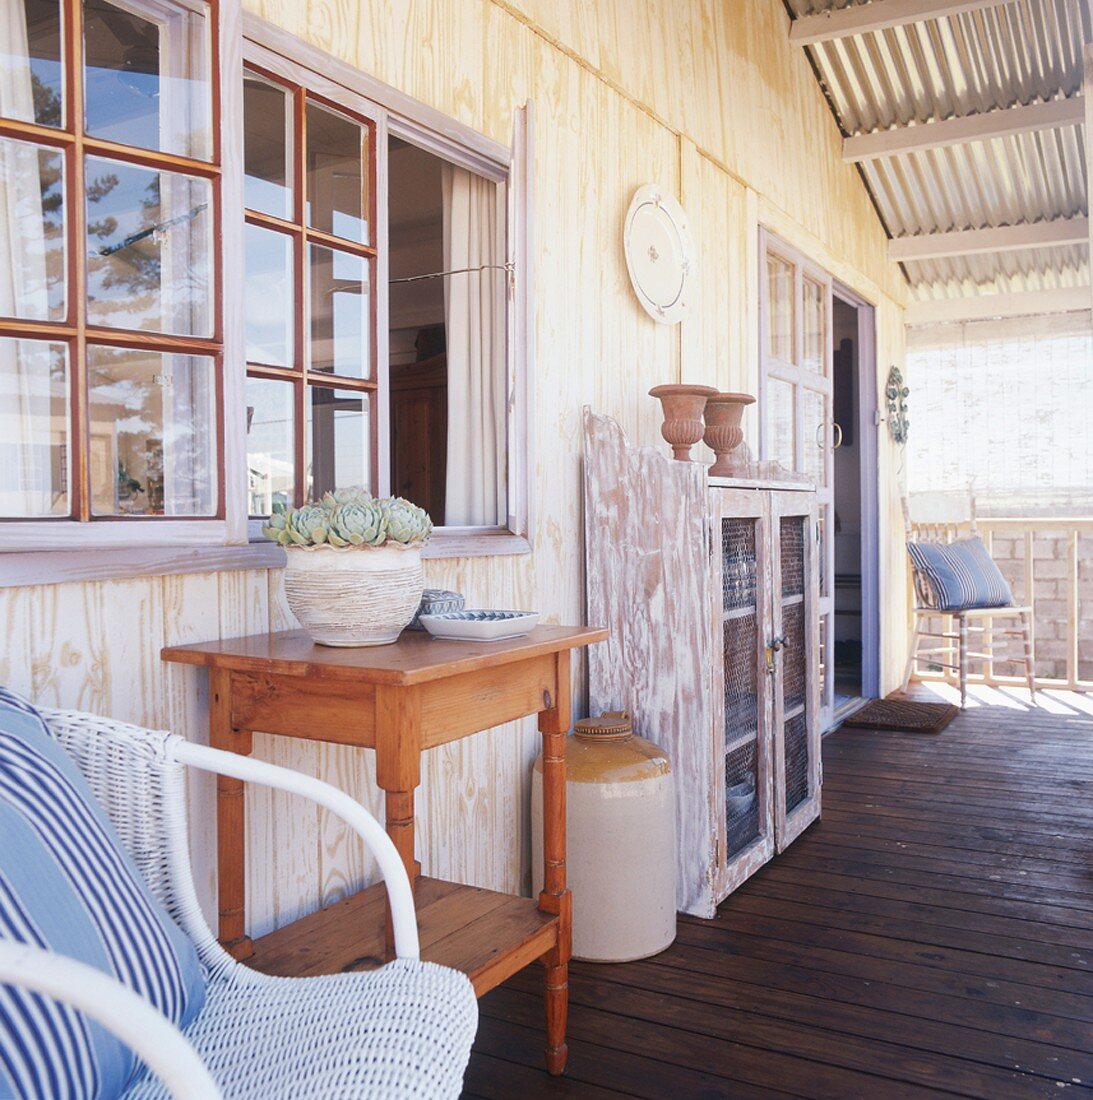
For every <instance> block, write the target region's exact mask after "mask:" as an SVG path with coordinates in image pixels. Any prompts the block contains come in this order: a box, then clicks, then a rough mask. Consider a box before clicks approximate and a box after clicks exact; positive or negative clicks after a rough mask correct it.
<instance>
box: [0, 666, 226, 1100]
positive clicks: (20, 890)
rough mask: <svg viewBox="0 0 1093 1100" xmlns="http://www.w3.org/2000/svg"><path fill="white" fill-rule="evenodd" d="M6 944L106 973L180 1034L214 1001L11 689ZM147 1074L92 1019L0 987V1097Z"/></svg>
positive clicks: (2, 701)
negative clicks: (35, 948) (42, 950)
mask: <svg viewBox="0 0 1093 1100" xmlns="http://www.w3.org/2000/svg"><path fill="white" fill-rule="evenodd" d="M0 938H3V939H8V940H16V941H18V942H20V943H29V944H34V945H36V946H38V947H44V948H48V949H50V950H53V951H56V952H58V953H59V954H62V955H68V956H71V957H72V958H76V959H79V960H81V961H82V962H85V963H89V964H90V965H91V966H95V967H98V968H99V969H100V970H103V971H105V972H106V973H107V974H110V975H112V976H113V977H115V978H118V979H119V980H120V981H122V982H124V983H125V984H126V985H127V986H129V987H130V988H131V989H133V990H135V991H136V992H137V993H139V994H141V996H143V997H145V998H146V999H147V1000H149V1001H151V1002H152V1004H154V1005H155V1006H156V1007H157V1008H158V1009H160V1011H161V1012H163V1013H164V1014H165V1015H166V1016H167V1017H168V1018H169V1019H170V1020H172V1021H173V1022H174V1023H176V1024H178V1025H179V1026H180V1027H185V1026H186V1025H187V1024H188V1023H189V1022H190V1021H191V1020H192V1019H193V1018H194V1017H195V1016H196V1015H197V1013H198V1012H199V1011H200V1010H201V1007H202V1005H203V1004H204V1001H205V985H204V976H203V974H202V972H201V966H200V963H199V962H198V959H197V954H196V952H195V950H194V947H193V944H192V943H191V942H190V941H189V939H187V938H186V936H185V935H183V933H182V931H181V929H180V928H179V927H178V926H177V925H176V924H175V923H174V922H173V921H172V920H171V918H170V917H169V916H168V915H167V913H166V912H165V911H164V910H163V908H162V907H161V906H160V905H159V903H158V902H157V901H156V900H155V899H154V898H153V897H152V896H151V894H150V893H149V892H148V890H147V888H146V887H145V885H144V883H143V881H142V880H141V878H140V874H139V873H138V871H137V869H136V867H134V866H133V863H132V861H131V860H130V859H129V856H128V854H127V853H126V852H125V849H124V848H123V846H122V844H121V841H120V840H119V839H118V836H117V834H116V833H115V832H114V829H113V827H112V826H111V824H110V822H109V821H108V820H107V818H106V816H105V814H104V813H103V812H102V810H101V808H100V807H99V806H98V804H97V803H96V802H95V800H94V797H93V796H92V794H91V791H90V790H89V788H88V786H87V783H86V782H85V780H84V778H83V776H81V775H80V773H79V771H78V770H77V769H76V767H75V765H74V764H73V763H72V761H71V760H70V759H69V757H68V755H67V754H66V753H65V752H64V750H63V749H62V748H61V747H60V745H58V744H57V742H56V741H54V740H53V738H52V737H51V736H50V733H49V730H48V728H47V727H46V725H45V723H44V722H43V721H42V719H41V717H40V716H39V715H38V713H37V711H35V710H34V708H33V707H32V706H31V705H30V704H29V703H27V702H26V700H25V699H22V698H21V697H20V696H18V695H15V694H14V693H13V692H9V691H6V690H4V689H3V688H0ZM137 1069H138V1063H137V1061H136V1059H135V1057H134V1056H133V1054H132V1053H131V1052H130V1051H129V1049H128V1048H127V1047H125V1046H123V1045H122V1044H121V1043H120V1042H118V1041H117V1040H116V1039H114V1038H113V1037H112V1036H111V1035H110V1034H109V1033H108V1032H107V1031H106V1030H105V1029H104V1028H103V1027H102V1026H101V1025H99V1024H97V1023H95V1022H94V1021H92V1020H90V1019H88V1018H87V1017H86V1016H84V1015H83V1014H82V1013H80V1012H76V1011H74V1010H73V1009H70V1008H67V1007H65V1006H62V1005H58V1004H57V1003H56V1002H54V1001H52V1000H49V999H48V998H44V997H41V996H39V995H37V994H32V993H27V992H26V991H25V990H21V989H19V988H17V987H15V986H8V985H0V1096H4V1097H9V1096H13V1097H20V1098H22V1097H28V1098H29V1097H35V1098H37V1097H65V1098H70V1097H71V1098H72V1100H77V1098H83V1097H111V1096H118V1095H119V1094H120V1093H121V1092H122V1091H124V1089H125V1088H126V1086H127V1084H128V1083H129V1082H130V1080H131V1079H132V1078H133V1077H134V1075H135V1073H136V1071H137Z"/></svg>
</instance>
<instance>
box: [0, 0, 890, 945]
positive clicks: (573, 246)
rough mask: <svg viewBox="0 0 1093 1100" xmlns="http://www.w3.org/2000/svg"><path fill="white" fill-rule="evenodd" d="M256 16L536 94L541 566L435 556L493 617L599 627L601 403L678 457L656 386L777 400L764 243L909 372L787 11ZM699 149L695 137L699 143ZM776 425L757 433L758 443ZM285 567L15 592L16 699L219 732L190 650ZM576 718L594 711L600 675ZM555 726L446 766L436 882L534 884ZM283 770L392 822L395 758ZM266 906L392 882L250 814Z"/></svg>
mask: <svg viewBox="0 0 1093 1100" xmlns="http://www.w3.org/2000/svg"><path fill="white" fill-rule="evenodd" d="M246 6H247V8H248V9H249V10H250V11H252V12H254V13H256V14H258V15H260V16H263V17H265V18H267V19H269V20H270V21H272V22H274V23H276V24H278V25H279V26H281V27H283V28H284V29H285V30H287V31H289V32H290V33H292V34H295V35H298V36H299V37H301V38H303V39H306V40H308V41H310V42H312V43H313V44H315V45H318V46H320V47H322V48H324V49H327V50H329V51H330V52H331V53H333V54H334V55H336V56H338V57H340V58H343V59H344V60H347V61H349V62H350V63H352V64H354V65H356V66H357V67H358V68H360V69H361V70H363V71H365V72H367V73H369V74H371V75H372V76H375V77H377V78H378V79H380V80H384V81H387V82H388V83H390V84H392V85H394V86H396V87H397V88H399V89H400V90H401V91H403V92H405V93H406V94H408V95H411V96H414V97H416V98H418V99H420V100H422V101H424V102H426V103H428V104H430V105H431V106H433V107H435V108H437V109H438V110H440V111H443V112H444V113H446V114H448V115H450V116H452V117H454V118H456V119H458V120H459V121H460V122H463V123H466V124H467V125H469V126H472V127H474V128H475V129H477V130H479V131H480V132H482V133H484V134H486V135H488V136H489V137H491V138H493V139H495V140H497V141H501V142H504V143H506V144H508V142H509V141H510V138H511V131H512V115H513V111H514V109H515V107H516V106H517V105H519V104H521V103H523V101H524V100H525V99H527V98H532V99H534V100H535V101H536V123H537V124H536V146H535V163H534V174H535V189H536V211H535V221H536V247H535V255H534V257H533V276H534V280H535V299H536V303H537V306H536V314H535V318H534V340H535V357H536V377H535V384H534V392H533V395H532V410H533V418H534V422H535V435H536V439H537V447H536V453H535V455H534V469H535V478H534V487H535V492H536V494H537V502H536V503H537V512H538V515H539V523H538V526H537V530H536V533H535V544H534V551H535V552H534V554H533V555H530V556H525V557H506V558H495V559H474V560H469V559H462V560H445V561H430V562H427V563H426V576H427V583H429V584H430V585H432V586H437V587H447V588H455V589H459V590H461V591H463V592H465V593H466V594H467V596H468V601H469V602H470V603H472V604H475V603H477V604H480V605H481V604H486V605H491V606H494V607H498V606H505V605H508V606H515V607H523V608H535V609H538V610H540V611H542V612H543V613H544V618H545V619H546V621H548V622H575V621H580V620H581V619H582V617H583V612H584V569H583V549H582V541H581V540H582V535H583V517H582V509H581V494H580V487H581V468H580V453H581V446H580V434H581V408H582V406H583V405H585V404H589V405H591V406H592V407H593V408H595V409H596V410H597V411H600V412H604V413H608V414H610V415H612V416H614V417H615V418H617V419H618V421H619V422H620V423H621V424H622V425H623V427H624V428H625V430H626V432H627V433H628V435H629V437H630V438H631V440H632V441H634V442H636V443H647V444H654V445H656V446H661V447H662V446H663V444H662V443H661V441H660V438H659V430H658V429H659V422H660V416H659V409H658V407H657V403H656V402H655V401H653V400H652V399H651V398H648V397H647V396H646V393H647V391H648V389H649V388H650V387H651V386H652V385H655V384H656V383H658V382H669V381H676V380H679V379H680V378H686V379H687V380H689V381H699V380H701V381H711V382H713V383H715V384H717V385H719V386H726V387H728V388H733V389H741V388H742V389H746V390H749V391H751V392H755V389H756V386H757V377H758V376H757V353H758V315H757V298H758V277H759V274H758V244H757V242H758V228H759V225H760V224H761V223H762V224H767V225H770V226H771V228H772V229H774V231H776V232H778V233H780V234H781V235H783V236H786V237H787V238H788V239H789V240H790V241H791V243H793V244H795V245H796V246H797V247H799V248H801V249H802V250H803V251H805V252H806V253H807V254H808V255H809V256H811V257H812V258H813V259H815V260H816V261H817V262H818V263H821V264H822V265H823V266H825V267H827V268H828V269H829V270H831V271H832V272H833V273H834V274H835V275H836V276H837V277H839V278H840V279H842V280H843V281H844V282H846V283H847V284H848V285H850V286H851V287H852V288H853V289H855V290H856V291H857V292H858V293H860V294H862V296H863V297H865V298H867V299H868V300H870V301H873V302H877V303H878V304H879V307H880V308H879V315H878V343H879V349H880V364H881V366H882V371H881V378H879V379H878V386H883V375H884V374H885V373H886V372H887V368H888V366H889V365H890V363H891V362H893V361H895V362H900V363H901V362H902V328H901V322H900V316H901V311H900V308H899V304H900V303H901V302H902V297H903V285H902V281H901V278H900V276H899V274H898V270H897V269H896V268H895V267H894V266H893V265H891V264H889V263H888V262H887V259H886V250H885V241H884V237H883V233H882V231H881V230H880V227H879V225H878V224H877V221H876V217H875V215H874V214H873V211H872V209H871V207H870V205H869V202H868V198H867V197H866V195H865V193H864V191H863V189H862V187H861V185H860V182H859V180H858V178H857V175H856V173H855V172H854V170H853V169H852V168H850V167H848V166H845V165H843V164H841V162H840V159H839V141H838V134H837V132H836V130H835V127H834V123H833V122H832V120H831V117H830V114H829V112H828V110H827V107H826V104H824V102H823V99H822V96H821V95H820V92H819V89H818V88H817V87H816V84H815V81H814V78H813V76H812V74H811V72H810V71H809V70H808V67H807V63H806V61H805V59H804V57H803V55H802V54H801V53H800V51H797V50H791V49H790V47H789V44H788V41H786V38H787V29H788V23H787V19H786V16H785V12H784V10H783V8H782V6H781V4H780V2H779V0H746V2H744V0H741V2H740V3H735V4H724V3H722V2H720V0H695V2H694V3H688V4H667V3H663V2H657V3H653V2H648V3H643V2H639V0H596V2H589V0H247V2H246ZM681 135H683V137H682V139H681ZM651 180H655V181H657V182H659V183H660V184H662V185H663V186H664V187H666V188H667V189H670V190H671V191H672V192H673V193H675V194H676V195H678V196H679V197H680V198H681V200H682V202H683V204H684V207H685V209H686V210H687V212H688V215H689V217H690V219H691V223H692V229H693V232H694V235H695V238H696V240H697V241H698V244H699V250H700V272H699V279H698V290H697V295H698V297H697V299H696V313H695V314H694V315H693V317H692V318H691V319H690V320H688V321H687V322H686V324H685V325H684V326H682V327H681V328H668V327H665V326H660V325H656V324H655V323H653V321H652V320H651V319H649V318H648V317H647V316H646V315H645V313H644V312H643V311H642V310H641V308H640V306H639V305H638V303H637V302H636V300H635V299H634V297H633V293H632V291H631V289H630V286H629V281H628V278H627V274H626V266H625V262H624V259H623V256H622V250H621V226H622V219H623V216H624V214H625V211H626V208H627V205H628V203H629V200H630V197H631V195H632V194H633V192H634V190H635V189H636V188H637V186H638V185H639V184H641V183H645V182H648V181H651ZM756 423H757V420H756V418H755V415H754V413H753V414H752V415H751V417H750V418H749V420H748V421H747V424H748V435H749V440H750V441H752V443H753V444H754V442H755V441H756V438H757V437H756V431H755V424H756ZM885 438H886V437H885V436H883V435H882V445H881V477H882V487H883V489H882V515H885V514H887V515H888V517H889V521H891V520H892V517H893V516H895V517H896V523H895V526H894V527H893V528H892V529H893V530H894V531H895V532H896V538H895V542H892V541H891V540H889V541H888V543H887V545H886V547H885V548H883V549H882V554H884V560H883V564H884V568H885V570H886V571H887V572H886V575H885V590H884V591H885V612H886V616H887V619H886V621H887V624H888V625H887V627H886V631H885V667H886V669H889V670H892V669H894V670H897V673H896V674H897V675H898V669H900V668H901V667H902V659H903V658H902V652H901V647H902V645H903V644H904V643H903V640H902V633H903V631H902V618H893V617H892V615H893V614H895V615H898V616H902V615H903V614H904V608H903V600H904V593H905V591H906V589H905V585H904V582H903V579H902V572H901V571H902V569H903V568H904V564H903V550H902V543H901V540H900V539H899V538H898V533H899V531H900V530H901V529H902V528H901V526H900V525H899V523H898V495H897V494H896V488H897V486H898V471H899V465H900V457H899V454H898V452H897V451H895V450H893V449H892V448H890V447H888V446H887V445H886V443H885V442H884V439H885ZM280 583H281V582H280V577H279V575H278V574H277V573H268V572H266V571H265V570H250V571H243V572H225V573H219V574H217V573H205V574H201V575H197V574H194V575H186V576H173V577H162V578H160V577H155V578H152V577H146V578H143V579H139V580H134V581H117V582H115V581H104V582H94V583H87V584H75V583H73V584H60V585H54V586H49V587H40V588H31V589H18V588H16V589H7V590H3V591H0V626H4V627H5V629H6V635H7V638H8V642H7V645H6V646H5V648H4V650H3V652H2V653H0V673H2V675H3V678H4V680H5V681H6V682H9V683H11V684H12V685H13V686H15V687H17V688H22V689H23V690H27V691H28V692H30V694H32V695H33V696H35V697H37V698H38V699H40V700H42V701H43V702H45V703H47V704H54V705H62V706H74V707H84V708H86V709H89V710H95V711H99V712H101V713H105V714H111V715H114V716H116V717H119V718H123V719H129V720H133V721H142V722H146V723H149V724H152V725H167V726H169V727H170V728H172V729H175V730H177V731H178V732H180V733H182V734H184V735H185V736H187V737H193V738H195V739H199V740H204V739H205V737H206V736H207V728H206V724H207V681H206V679H205V675H204V673H200V672H192V671H189V670H184V669H182V668H181V667H179V668H172V670H171V671H169V672H168V671H166V670H163V669H162V668H161V666H160V663H159V658H158V654H159V649H160V647H161V646H162V645H163V644H164V643H166V642H178V641H193V640H198V639H201V638H210V637H214V636H220V637H229V636H232V635H239V634H243V633H246V632H248V631H259V630H265V629H267V628H269V627H273V628H275V629H276V628H279V627H281V626H283V625H285V624H286V623H289V621H290V620H289V617H288V613H287V610H286V609H285V607H284V605H283V602H282V597H281V595H280ZM574 683H575V687H576V690H577V700H576V705H575V707H576V712H577V713H578V714H580V713H584V711H585V700H584V676H583V672H582V670H581V669H579V668H578V669H577V673H576V675H575V679H574ZM538 751H539V738H538V735H537V733H536V730H535V724H534V722H532V721H524V722H519V723H514V724H512V725H511V726H507V727H504V728H502V729H500V730H497V731H494V732H493V733H492V734H490V735H482V736H478V737H475V738H471V739H469V740H467V741H463V742H460V743H458V744H456V745H452V746H446V747H444V748H442V749H440V750H437V751H434V752H432V753H430V754H428V755H427V757H426V762H425V766H424V771H423V779H422V790H421V793H420V795H419V799H418V803H419V805H418V811H419V814H420V823H419V837H420V840H419V857H420V858H421V860H422V862H423V864H424V866H425V869H426V871H429V872H432V873H435V874H441V875H445V876H450V877H452V878H462V879H464V880H465V881H470V882H475V883H478V884H480V885H483V886H491V887H494V888H499V889H514V888H519V887H522V888H524V889H525V890H526V889H527V888H528V886H529V859H530V843H529V836H528V825H527V816H528V813H527V810H528V804H529V799H528V765H529V764H530V761H531V760H532V759H533V757H534V756H535V754H536V753H537V752H538ZM255 752H256V754H257V755H259V756H261V757H262V758H264V759H270V760H273V761H275V762H277V763H283V764H288V765H290V766H294V767H298V768H300V769H301V770H304V771H308V772H312V773H314V774H318V775H320V776H322V777H323V778H325V779H329V780H331V781H333V782H335V783H337V784H338V785H340V786H343V787H345V788H346V789H347V790H349V791H350V792H351V793H352V794H353V795H354V796H355V797H357V798H359V799H360V800H361V801H362V802H363V803H364V804H365V805H366V806H368V807H369V808H370V809H372V810H373V811H378V810H380V808H381V802H380V797H379V795H378V793H377V791H376V788H375V784H374V769H373V762H372V759H371V755H370V754H366V753H365V752H363V751H354V750H350V749H338V748H333V747H329V746H318V747H312V746H306V747H300V746H298V745H297V744H295V743H294V742H291V741H289V740H286V739H282V738H273V737H268V736H263V735H259V736H257V737H256V738H255ZM211 790H212V788H211V785H209V784H208V783H207V782H205V781H203V780H198V781H195V783H194V785H193V787H192V788H191V798H192V805H193V808H194V821H193V826H192V837H193V844H194V848H195V862H196V864H197V873H198V882H199V890H200V892H201V899H202V904H203V906H205V907H206V911H207V912H211V910H212V906H213V904H214V892H215V884H214V876H213V853H214V845H213V839H214V838H213V830H212V813H211V807H212V800H211ZM248 830H249V835H250V845H251V853H252V856H251V858H250V860H249V861H248V866H249V869H250V870H249V879H248V883H247V889H248V894H249V897H248V905H249V911H250V912H251V914H252V928H251V932H252V933H255V934H260V933H261V932H262V931H264V930H266V929H268V928H270V927H272V926H273V925H274V924H278V923H281V922H282V921H284V920H289V919H291V918H292V917H293V916H295V915H296V914H297V913H299V912H301V911H303V910H305V909H308V908H313V907H314V906H315V905H317V904H319V903H320V901H322V900H332V899H333V898H335V897H338V896H341V894H343V893H344V892H345V891H347V890H349V889H351V888H352V887H353V886H355V885H357V884H359V883H360V882H361V881H363V880H365V879H367V878H368V877H369V876H370V875H371V874H372V863H371V860H370V858H368V857H366V856H365V855H364V854H363V852H362V851H361V849H360V848H359V846H358V845H357V844H356V842H355V841H354V842H350V841H349V840H347V839H346V837H345V834H344V833H343V832H342V830H341V829H340V828H336V827H335V826H334V825H332V823H330V822H329V821H327V820H325V818H324V817H322V816H321V815H319V814H318V813H317V812H316V811H313V810H311V809H310V808H308V807H304V806H303V804H302V803H301V804H299V805H297V804H296V801H295V800H292V799H288V798H282V797H280V796H277V797H274V796H271V795H269V794H268V793H266V792H263V791H252V792H251V794H250V796H249V797H248Z"/></svg>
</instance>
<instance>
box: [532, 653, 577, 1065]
mask: <svg viewBox="0 0 1093 1100" xmlns="http://www.w3.org/2000/svg"><path fill="white" fill-rule="evenodd" d="M555 660H556V662H557V664H556V669H557V675H556V678H555V682H556V685H557V689H556V691H555V696H554V698H553V699H552V700H550V702H551V703H552V706H551V707H550V708H549V709H547V710H544V711H540V713H539V730H540V732H541V733H542V735H543V862H544V864H545V866H544V868H543V889H542V891H541V892H540V894H539V908H540V909H542V910H543V911H544V912H548V913H554V914H556V915H557V916H558V918H559V920H558V942H557V943H556V944H555V945H554V947H552V948H551V950H550V951H548V952H547V954H546V955H544V956H543V960H542V961H543V965H544V967H545V969H546V974H545V989H544V999H545V1001H546V1032H547V1046H546V1064H547V1071H548V1072H549V1073H551V1074H553V1075H555V1076H557V1075H558V1074H560V1073H563V1072H564V1071H565V1064H566V1058H567V1057H568V1055H569V1047H568V1045H567V1044H566V1016H567V1014H568V1011H569V957H570V955H571V953H572V945H573V899H572V895H571V894H570V892H569V888H568V887H567V886H566V866H565V861H566V798H565V749H566V734H567V733H568V732H569V724H570V709H569V708H570V654H569V652H568V651H566V652H563V653H559V654H557V655H556V657H555Z"/></svg>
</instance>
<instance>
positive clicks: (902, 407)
mask: <svg viewBox="0 0 1093 1100" xmlns="http://www.w3.org/2000/svg"><path fill="white" fill-rule="evenodd" d="M910 392H911V391H910V390H909V389H908V388H907V387H906V386H905V385H904V384H903V375H902V374H900V370H899V367H895V366H893V367H892V369H891V370H890V371H889V372H888V382H887V384H886V385H885V387H884V396H885V397H886V398H887V400H888V434H889V435H890V436H891V437H892V442H893V443H900V444H903V443H906V442H907V430H908V428H910V426H911V421H910V420H908V419H907V396H908V395H909V394H910Z"/></svg>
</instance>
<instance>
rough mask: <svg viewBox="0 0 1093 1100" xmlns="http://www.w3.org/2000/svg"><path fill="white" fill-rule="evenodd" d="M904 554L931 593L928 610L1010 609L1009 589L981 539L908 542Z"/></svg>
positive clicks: (1011, 594)
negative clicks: (907, 556)
mask: <svg viewBox="0 0 1093 1100" xmlns="http://www.w3.org/2000/svg"><path fill="white" fill-rule="evenodd" d="M907 552H908V553H909V554H910V555H911V564H912V565H913V566H914V568H915V571H916V572H917V573H919V574H920V575H921V576H923V577H925V578H926V582H927V587H928V588H929V589H930V591H931V592H932V593H933V597H934V598H933V601H932V602H931V605H930V606H931V607H934V608H936V609H937V610H938V611H967V610H969V609H971V608H974V607H1010V606H1012V604H1013V593H1012V592H1011V591H1010V586H1009V585H1008V584H1007V583H1006V578H1005V577H1003V576H1002V574H1001V572H1000V571H999V569H998V566H997V565H995V564H994V559H993V558H991V556H990V554H988V553H987V548H986V547H985V546H984V545H983V541H982V540H981V539H978V538H970V539H957V540H956V541H955V542H950V543H943V542H909V543H908V544H907Z"/></svg>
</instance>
